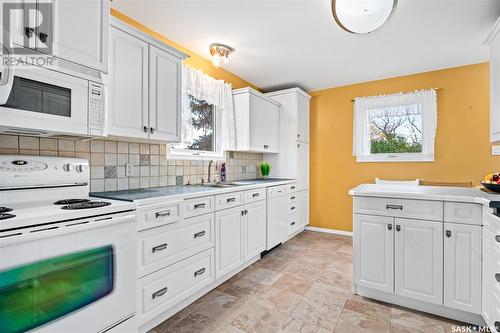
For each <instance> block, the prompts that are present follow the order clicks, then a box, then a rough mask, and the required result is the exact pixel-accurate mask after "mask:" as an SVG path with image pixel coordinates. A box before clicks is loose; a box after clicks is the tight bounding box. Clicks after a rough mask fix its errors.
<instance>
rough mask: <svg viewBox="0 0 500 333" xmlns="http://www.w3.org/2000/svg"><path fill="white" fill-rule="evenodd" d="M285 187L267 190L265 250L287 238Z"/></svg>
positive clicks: (286, 198) (273, 187)
mask: <svg viewBox="0 0 500 333" xmlns="http://www.w3.org/2000/svg"><path fill="white" fill-rule="evenodd" d="M287 193H288V191H287V186H286V185H285V186H272V187H268V188H267V247H266V249H267V250H270V249H272V248H273V247H275V246H276V245H278V244H280V243H282V242H284V241H285V240H286V237H287V236H288V197H287Z"/></svg>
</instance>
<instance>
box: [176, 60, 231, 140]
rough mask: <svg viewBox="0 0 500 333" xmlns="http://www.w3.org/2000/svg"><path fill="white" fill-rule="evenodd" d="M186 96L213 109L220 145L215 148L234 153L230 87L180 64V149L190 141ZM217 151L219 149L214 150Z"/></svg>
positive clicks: (189, 120) (189, 113)
mask: <svg viewBox="0 0 500 333" xmlns="http://www.w3.org/2000/svg"><path fill="white" fill-rule="evenodd" d="M188 95H191V96H193V97H194V98H196V99H199V100H205V101H206V102H207V103H208V104H213V105H214V106H215V112H216V119H217V118H218V121H216V123H217V124H220V128H216V132H218V133H216V135H217V138H218V139H219V141H220V142H218V143H217V148H220V149H221V150H234V149H235V147H236V129H235V128H236V126H235V115H234V108H233V93H232V85H231V84H229V83H225V82H224V81H223V80H216V79H214V78H212V77H210V76H208V75H206V74H205V73H203V72H202V71H200V70H198V69H193V68H191V67H189V66H186V65H182V96H183V97H182V133H181V139H182V141H181V145H180V146H181V147H187V146H189V145H190V144H191V143H192V142H193V129H192V126H191V124H192V114H191V108H190V107H189V99H188V97H187V96H188ZM218 150H219V149H218Z"/></svg>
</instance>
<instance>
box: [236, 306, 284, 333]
mask: <svg viewBox="0 0 500 333" xmlns="http://www.w3.org/2000/svg"><path fill="white" fill-rule="evenodd" d="M286 318H287V315H286V314H283V313H281V312H278V311H273V310H270V309H269V308H267V307H265V306H262V305H260V304H257V303H253V302H247V303H246V304H245V306H244V307H243V308H242V311H241V312H240V314H239V315H238V316H237V317H236V318H235V319H234V320H233V321H232V322H231V325H232V326H234V327H236V328H238V329H240V330H242V331H244V332H247V333H274V332H278V331H279V330H280V329H281V326H282V324H283V323H284V321H285V319H286Z"/></svg>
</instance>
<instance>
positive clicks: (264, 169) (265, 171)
mask: <svg viewBox="0 0 500 333" xmlns="http://www.w3.org/2000/svg"><path fill="white" fill-rule="evenodd" d="M270 172H271V164H269V163H268V162H266V161H264V162H262V163H261V164H260V173H261V174H262V178H268V177H269V173H270Z"/></svg>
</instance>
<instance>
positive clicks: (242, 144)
mask: <svg viewBox="0 0 500 333" xmlns="http://www.w3.org/2000/svg"><path fill="white" fill-rule="evenodd" d="M233 100H234V112H235V115H236V119H235V122H236V150H237V151H250V152H267V153H278V152H279V149H280V147H279V145H280V138H279V135H280V105H279V103H278V102H276V101H273V100H272V99H270V98H268V97H266V96H265V95H263V94H261V93H260V92H258V91H257V90H255V89H252V88H242V89H236V90H233Z"/></svg>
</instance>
